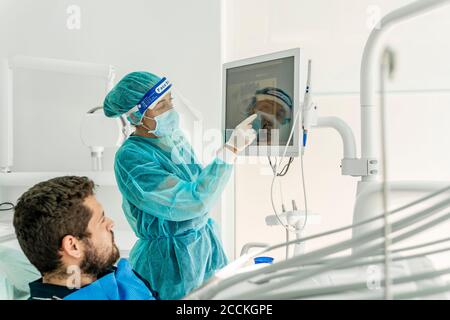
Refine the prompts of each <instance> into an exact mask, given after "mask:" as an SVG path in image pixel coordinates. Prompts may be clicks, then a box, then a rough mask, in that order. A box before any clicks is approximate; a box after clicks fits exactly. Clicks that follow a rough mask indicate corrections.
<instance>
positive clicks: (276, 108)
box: [253, 100, 287, 129]
mask: <svg viewBox="0 0 450 320" xmlns="http://www.w3.org/2000/svg"><path fill="white" fill-rule="evenodd" d="M258 111H259V112H262V113H263V114H264V115H271V116H273V118H272V119H270V118H268V117H267V116H263V123H262V128H263V129H272V128H274V127H275V124H274V123H273V120H274V119H276V120H277V121H278V122H279V123H283V121H284V119H285V118H286V116H287V115H286V111H285V109H284V108H283V106H282V105H281V104H279V103H278V102H276V101H271V100H260V101H258V102H257V103H256V104H255V106H254V107H253V113H257V112H258Z"/></svg>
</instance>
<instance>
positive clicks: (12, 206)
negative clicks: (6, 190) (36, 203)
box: [0, 202, 14, 211]
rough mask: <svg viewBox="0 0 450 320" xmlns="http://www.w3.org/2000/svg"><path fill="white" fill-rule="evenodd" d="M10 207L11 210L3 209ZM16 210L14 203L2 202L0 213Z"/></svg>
mask: <svg viewBox="0 0 450 320" xmlns="http://www.w3.org/2000/svg"><path fill="white" fill-rule="evenodd" d="M5 205H8V206H10V207H9V208H6V209H5V208H1V207H2V206H5ZM13 209H14V203H11V202H2V203H0V211H9V210H13Z"/></svg>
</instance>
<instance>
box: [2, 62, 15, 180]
mask: <svg viewBox="0 0 450 320" xmlns="http://www.w3.org/2000/svg"><path fill="white" fill-rule="evenodd" d="M12 88H13V74H12V70H11V69H10V67H9V64H8V60H7V59H2V60H1V61H0V172H9V171H10V167H11V166H12V164H13V116H12V105H13V89H12Z"/></svg>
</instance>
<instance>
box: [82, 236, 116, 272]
mask: <svg viewBox="0 0 450 320" xmlns="http://www.w3.org/2000/svg"><path fill="white" fill-rule="evenodd" d="M85 246H86V250H85V252H84V259H83V261H82V262H81V264H80V269H81V272H82V274H85V275H90V276H94V277H98V276H100V275H101V274H104V273H106V272H107V271H110V269H111V268H112V266H113V265H114V263H115V262H116V261H117V260H118V259H119V258H120V253H119V249H118V248H117V246H116V244H115V243H114V239H113V242H112V249H111V250H112V251H111V252H109V254H106V253H101V252H99V250H98V249H97V248H95V247H94V245H93V244H92V242H91V240H90V239H88V240H86V241H85Z"/></svg>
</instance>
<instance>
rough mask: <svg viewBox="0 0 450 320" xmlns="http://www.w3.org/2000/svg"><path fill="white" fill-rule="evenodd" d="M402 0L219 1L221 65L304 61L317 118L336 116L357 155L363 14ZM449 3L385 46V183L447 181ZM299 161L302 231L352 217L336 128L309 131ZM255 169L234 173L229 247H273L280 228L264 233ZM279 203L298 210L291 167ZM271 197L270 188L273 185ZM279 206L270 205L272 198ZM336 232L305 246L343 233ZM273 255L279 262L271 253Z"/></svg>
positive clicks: (349, 182)
mask: <svg viewBox="0 0 450 320" xmlns="http://www.w3.org/2000/svg"><path fill="white" fill-rule="evenodd" d="M410 2H411V1H409V0H317V1H303V0H302V1H296V0H227V1H226V13H225V17H226V18H225V23H226V28H225V29H226V34H225V35H226V38H225V40H224V42H225V43H226V47H225V57H224V60H225V62H228V61H232V60H236V59H240V58H244V57H249V56H255V55H259V54H263V53H267V52H273V51H278V50H283V49H287V48H292V47H302V48H304V49H305V52H306V54H307V56H308V57H309V58H311V59H312V60H313V92H314V93H315V94H316V95H315V101H316V102H317V103H318V105H319V108H320V109H319V110H320V111H319V114H320V115H323V116H327V115H335V116H339V117H341V118H342V119H343V120H345V121H346V122H347V123H348V124H349V125H350V126H351V127H352V129H353V131H354V133H355V136H356V138H357V145H358V150H360V137H359V136H360V119H359V117H360V110H359V92H358V91H359V70H360V61H361V55H362V50H363V46H364V44H365V41H366V39H367V37H368V35H369V32H370V29H369V28H368V22H370V18H371V15H372V14H373V12H374V9H377V8H378V9H379V10H380V13H381V15H384V14H386V13H388V12H389V11H391V10H393V9H395V8H397V7H400V6H402V5H404V4H407V3H410ZM449 30H450V7H446V8H444V9H442V10H440V11H437V12H432V13H429V14H427V15H425V16H423V17H420V18H417V19H415V20H414V21H413V22H407V23H405V24H403V25H401V26H398V27H397V28H395V30H393V31H392V32H391V33H390V34H389V36H388V37H387V40H386V42H385V43H386V44H388V45H389V46H391V47H392V48H393V49H394V50H395V52H396V55H397V72H396V77H395V80H394V81H393V82H392V83H389V84H388V89H389V90H392V91H395V93H393V94H391V95H390V96H389V98H388V101H387V103H388V109H389V117H388V118H389V119H388V132H389V152H390V157H389V160H390V161H389V169H390V173H391V179H393V180H402V179H408V180H420V179H427V180H449V179H450V169H449V166H448V164H449V163H450V134H449V133H450V132H449V129H448V128H449V124H450V64H449V63H448V57H449V55H450V41H449V40H448V39H449ZM309 143H310V145H309V150H308V152H307V153H306V155H305V174H306V184H307V191H308V204H309V209H310V210H311V211H313V212H318V213H320V214H321V223H320V224H318V225H311V226H310V227H308V229H307V231H306V232H305V234H306V235H308V234H312V233H316V232H319V231H324V230H328V229H331V228H335V227H338V226H342V225H346V224H349V223H351V221H352V209H353V203H354V195H355V188H356V185H355V183H356V181H357V180H356V178H352V177H343V176H341V175H340V170H339V163H340V160H341V158H342V143H341V141H340V139H339V137H338V136H337V134H336V133H335V132H333V131H332V130H329V129H321V130H317V131H314V132H313V133H311V135H310V138H309ZM262 170H263V167H262V166H259V165H249V164H246V165H239V166H238V167H237V168H236V177H237V179H236V226H237V227H236V250H237V253H239V251H240V250H241V247H242V245H244V244H245V243H247V242H250V241H260V242H270V243H275V242H281V241H284V239H285V238H284V237H285V233H284V231H283V230H282V229H281V228H280V227H267V226H265V223H264V217H265V216H266V215H267V214H272V209H271V205H270V198H269V191H270V182H271V177H270V176H264V175H262V174H261V173H262ZM283 186H284V199H285V202H286V203H289V206H290V200H291V199H295V200H296V201H297V204H300V207H301V206H303V202H304V201H303V196H302V189H301V180H300V162H299V161H298V160H296V161H295V162H294V163H293V166H292V168H291V170H290V172H289V174H288V176H287V177H285V178H283ZM275 190H276V192H275V195H276V199H277V201H278V200H279V193H278V188H276V189H275ZM278 203H279V202H278ZM348 235H349V233H342V234H339V235H336V236H334V237H330V238H328V239H325V240H321V241H320V242H311V243H309V244H308V246H307V250H310V249H312V248H316V247H319V246H323V245H326V244H328V243H331V242H332V241H335V240H337V239H342V238H343V237H346V236H348ZM277 256H281V253H279V254H278V255H277Z"/></svg>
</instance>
